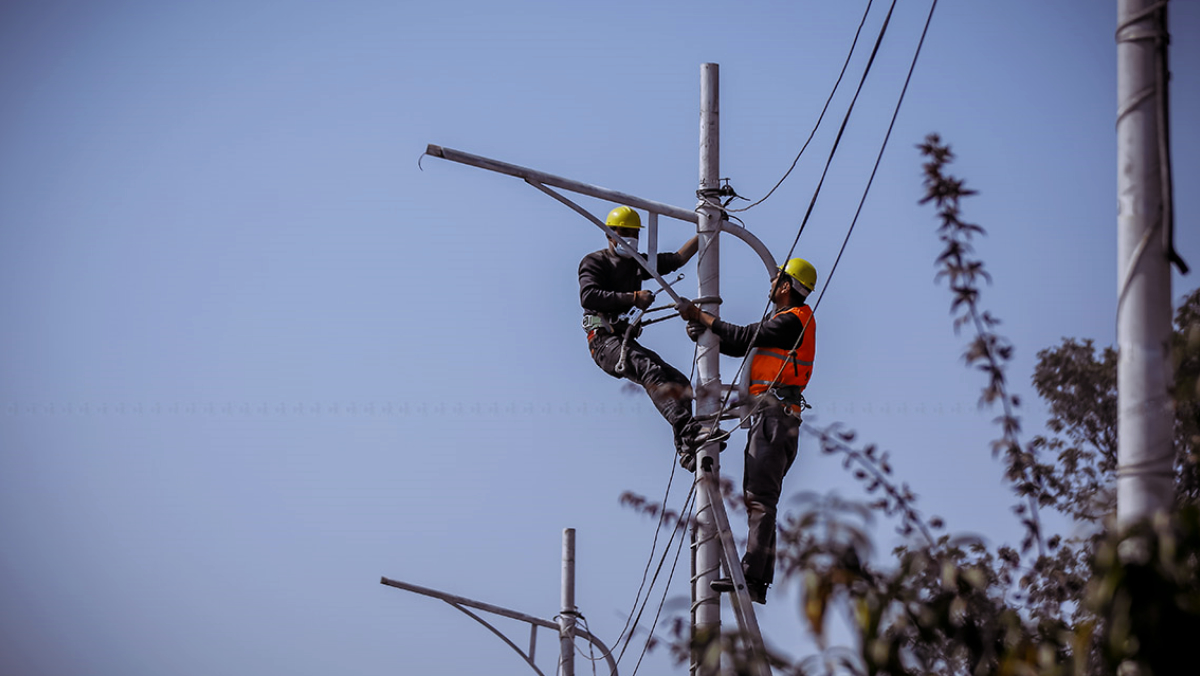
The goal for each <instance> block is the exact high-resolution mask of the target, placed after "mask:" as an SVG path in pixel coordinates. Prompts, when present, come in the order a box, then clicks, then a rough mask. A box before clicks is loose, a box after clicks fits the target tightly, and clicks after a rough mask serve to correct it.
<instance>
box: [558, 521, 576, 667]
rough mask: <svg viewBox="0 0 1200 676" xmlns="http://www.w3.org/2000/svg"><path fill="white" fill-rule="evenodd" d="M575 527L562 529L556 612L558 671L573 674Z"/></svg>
mask: <svg viewBox="0 0 1200 676" xmlns="http://www.w3.org/2000/svg"><path fill="white" fill-rule="evenodd" d="M577 614H578V613H577V611H576V610H575V529H574V528H564V529H563V543H562V611H561V612H560V613H559V614H558V626H559V630H558V643H559V655H558V673H559V674H561V675H562V676H575V616H576V615H577Z"/></svg>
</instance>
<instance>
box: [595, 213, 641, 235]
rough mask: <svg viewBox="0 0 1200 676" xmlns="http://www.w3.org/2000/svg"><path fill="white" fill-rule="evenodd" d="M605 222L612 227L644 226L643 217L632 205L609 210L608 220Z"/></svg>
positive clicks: (639, 227) (638, 227)
mask: <svg viewBox="0 0 1200 676" xmlns="http://www.w3.org/2000/svg"><path fill="white" fill-rule="evenodd" d="M604 224H605V225H607V226H608V227H610V228H637V229H639V230H640V229H641V227H642V217H641V216H638V212H636V211H634V210H633V209H632V208H630V207H617V208H616V209H613V210H612V211H610V212H608V220H606V221H604Z"/></svg>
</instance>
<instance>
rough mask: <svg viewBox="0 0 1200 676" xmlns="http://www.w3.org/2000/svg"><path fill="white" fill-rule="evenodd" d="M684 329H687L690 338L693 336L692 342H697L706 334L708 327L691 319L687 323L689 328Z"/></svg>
mask: <svg viewBox="0 0 1200 676" xmlns="http://www.w3.org/2000/svg"><path fill="white" fill-rule="evenodd" d="M684 330H685V331H687V334H688V338H691V339H692V342H696V341H697V340H700V336H702V335H704V332H705V331H707V330H708V329H706V328H704V325H703V324H701V323H700V322H697V321H691V322H688V323H687V328H686V329H684Z"/></svg>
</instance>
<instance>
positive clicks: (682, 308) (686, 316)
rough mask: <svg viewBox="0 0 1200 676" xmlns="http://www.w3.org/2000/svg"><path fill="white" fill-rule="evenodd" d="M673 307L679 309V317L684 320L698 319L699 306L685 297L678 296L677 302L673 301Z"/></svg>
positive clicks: (692, 320)
mask: <svg viewBox="0 0 1200 676" xmlns="http://www.w3.org/2000/svg"><path fill="white" fill-rule="evenodd" d="M675 309H676V310H679V317H680V319H683V320H684V321H687V322H694V321H697V320H699V319H700V308H698V307H696V306H695V305H694V304H693V303H692V301H690V300H688V299H686V298H680V299H679V302H678V303H675Z"/></svg>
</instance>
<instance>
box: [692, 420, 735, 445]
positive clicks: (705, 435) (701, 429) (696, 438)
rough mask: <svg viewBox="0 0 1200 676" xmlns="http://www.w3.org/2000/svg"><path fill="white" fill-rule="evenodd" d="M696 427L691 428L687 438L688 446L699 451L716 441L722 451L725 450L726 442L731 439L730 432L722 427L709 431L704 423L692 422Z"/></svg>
mask: <svg viewBox="0 0 1200 676" xmlns="http://www.w3.org/2000/svg"><path fill="white" fill-rule="evenodd" d="M692 422H693V423H694V424H695V427H690V428H689V430H688V432H689V433H690V434H689V436H688V437H687V444H688V446H689V447H690V448H691V449H692V450H693V451H695V450H699V448H700V447H701V446H703V445H704V444H707V443H708V442H710V441H715V442H718V443H720V444H721V450H722V451H723V450H725V445H726V444H725V441H726V440H727V439H729V435H730V434H731V433H730V432H727V431H725V430H723V429H721V428H720V427H717V428H714V429H709V427H707V426H706V425H704V423H701V422H698V421H692Z"/></svg>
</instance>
